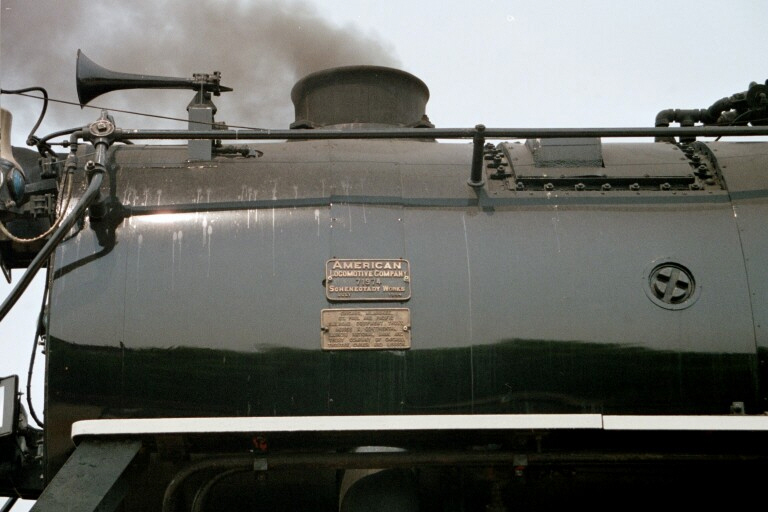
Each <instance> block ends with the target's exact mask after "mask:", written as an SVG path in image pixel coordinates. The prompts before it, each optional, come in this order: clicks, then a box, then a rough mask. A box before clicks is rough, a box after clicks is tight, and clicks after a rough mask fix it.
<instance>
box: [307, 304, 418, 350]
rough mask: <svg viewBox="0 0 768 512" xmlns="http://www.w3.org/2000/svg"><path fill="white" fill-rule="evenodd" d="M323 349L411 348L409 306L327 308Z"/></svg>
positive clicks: (322, 325)
mask: <svg viewBox="0 0 768 512" xmlns="http://www.w3.org/2000/svg"><path fill="white" fill-rule="evenodd" d="M320 329H321V331H322V347H323V350H406V349H409V348H411V312H410V310H409V309H408V308H368V309H362V308H361V309H323V310H322V311H321V313H320Z"/></svg>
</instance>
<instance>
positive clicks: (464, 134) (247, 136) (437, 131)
mask: <svg viewBox="0 0 768 512" xmlns="http://www.w3.org/2000/svg"><path fill="white" fill-rule="evenodd" d="M476 134H477V129H476V128H391V129H379V130H126V129H119V130H115V133H114V134H113V138H114V140H116V141H123V140H140V139H143V140H148V139H168V140H189V139H222V140H281V139H290V140H297V139H299V140H300V139H306V140H310V139H311V140H318V139H469V138H474V136H475V135H476ZM75 135H76V134H75ZM484 135H485V138H486V139H488V138H491V139H504V138H511V139H537V138H538V139H552V138H569V137H574V138H578V137H584V138H586V137H679V136H693V137H697V136H699V137H718V136H750V135H768V126H691V127H681V128H486V129H485V131H484Z"/></svg>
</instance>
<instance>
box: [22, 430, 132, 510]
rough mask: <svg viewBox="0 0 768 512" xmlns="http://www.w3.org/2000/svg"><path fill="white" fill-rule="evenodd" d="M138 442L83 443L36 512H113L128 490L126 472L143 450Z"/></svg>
mask: <svg viewBox="0 0 768 512" xmlns="http://www.w3.org/2000/svg"><path fill="white" fill-rule="evenodd" d="M141 446H142V444H141V441H139V440H136V439H115V440H97V439H86V440H83V441H82V442H81V443H80V445H79V446H78V447H77V449H76V450H75V452H74V453H73V454H72V455H71V456H70V457H69V459H68V460H67V462H66V463H65V464H64V466H63V467H62V468H61V470H60V471H59V472H58V473H57V474H56V477H55V478H54V479H53V480H52V481H51V483H50V484H48V486H47V487H46V488H45V490H44V491H43V493H42V494H41V495H40V498H38V500H37V502H36V503H35V505H34V506H33V507H32V509H31V510H32V512H49V511H50V512H57V511H61V510H68V511H70V512H112V511H114V510H116V509H117V507H118V506H119V505H120V502H121V501H122V499H123V497H124V496H125V492H126V491H127V489H128V485H127V482H126V480H127V479H126V478H125V477H126V469H127V468H128V466H130V464H131V463H132V462H133V461H134V460H135V458H136V456H137V455H138V453H139V451H140V450H141Z"/></svg>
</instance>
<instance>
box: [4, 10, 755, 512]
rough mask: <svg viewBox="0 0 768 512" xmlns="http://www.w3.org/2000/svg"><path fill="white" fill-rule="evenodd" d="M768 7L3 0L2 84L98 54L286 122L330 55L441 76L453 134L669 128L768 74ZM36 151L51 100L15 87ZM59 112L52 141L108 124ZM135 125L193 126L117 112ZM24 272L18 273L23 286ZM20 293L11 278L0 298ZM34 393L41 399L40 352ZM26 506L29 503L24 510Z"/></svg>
mask: <svg viewBox="0 0 768 512" xmlns="http://www.w3.org/2000/svg"><path fill="white" fill-rule="evenodd" d="M766 22H768V2H765V1H764V0H742V1H729V2H725V1H722V2H719V1H704V0H696V1H674V0H665V1H645V2H629V1H617V0H611V1H608V0H605V1H578V2H576V1H567V0H560V1H546V0H537V1H527V2H519V1H508V0H473V1H463V2H462V1H456V0H441V1H436V0H428V1H419V2H412V1H403V0H390V1H387V2H382V1H370V0H358V1H355V2H351V1H347V2H342V1H330V0H328V1H321V0H306V1H282V2H277V1H269V0H266V1H256V0H251V1H249V2H237V1H234V0H218V1H215V0H210V1H199V2H195V7H194V8H192V7H191V3H190V2H188V1H184V0H165V1H163V0H151V1H150V0H131V1H129V2H126V1H125V0H120V1H115V0H102V1H100V2H91V1H86V0H56V1H53V0H48V1H45V0H0V86H2V88H3V89H16V88H22V87H28V86H43V87H45V88H46V89H47V90H48V91H49V94H50V95H51V97H53V98H57V99H63V100H68V101H76V98H77V96H76V91H75V56H76V53H77V50H78V49H82V50H83V51H84V52H85V53H86V54H87V55H88V56H89V57H90V58H91V59H93V60H94V61H95V62H97V63H99V64H101V65H103V66H105V67H107V68H108V69H112V70H115V71H125V72H131V73H145V74H152V75H170V76H182V77H186V76H190V75H191V73H193V72H212V71H214V70H218V71H221V72H222V76H223V79H222V83H223V84H224V85H227V86H229V87H232V88H234V89H235V91H234V92H231V93H226V94H224V95H222V96H221V97H220V98H217V99H216V104H217V106H218V107H219V113H218V114H217V119H219V120H224V121H227V122H228V123H230V124H239V125H245V126H252V127H267V128H287V127H288V124H289V123H290V122H292V121H293V110H292V105H291V103H290V96H289V93H290V88H291V86H292V85H293V83H294V82H295V80H296V79H298V78H300V77H301V76H303V75H304V74H306V73H309V72H311V71H316V70H319V69H323V68H326V67H330V66H338V65H349V64H376V65H386V66H393V67H399V68H401V69H404V70H406V71H409V72H411V73H413V74H415V75H416V76H418V77H420V78H421V79H422V80H424V82H425V83H426V84H427V85H428V87H429V88H430V92H431V99H430V101H429V103H428V105H427V114H428V115H429V117H430V120H431V121H432V122H433V123H434V124H435V125H436V126H437V127H441V128H448V127H468V126H474V125H475V124H477V123H484V124H485V125H486V126H489V127H597V126H614V127H615V126H653V121H654V117H655V115H656V113H657V112H658V111H660V110H662V109H665V108H705V107H708V106H709V105H711V104H712V103H713V102H715V101H716V100H718V99H720V98H721V97H723V96H730V95H731V94H733V93H736V92H740V91H744V90H746V89H747V87H748V85H749V83H750V82H751V81H757V82H764V81H765V80H766V78H768V65H766V62H767V61H766V58H765V49H766V48H768V30H766ZM189 96H190V94H189V92H188V91H151V92H147V91H120V92H112V93H109V94H107V95H104V96H102V97H99V98H97V99H96V100H94V101H93V102H92V103H94V104H96V105H99V106H105V107H108V108H120V109H128V110H133V111H141V112H150V113H153V114H161V115H166V116H178V117H184V116H185V115H186V113H185V107H186V104H187V103H188V101H189V99H190V98H189ZM0 105H2V106H3V108H6V109H9V110H11V111H12V112H13V115H14V130H13V136H14V145H17V146H22V145H23V144H24V139H25V138H26V135H27V133H28V131H29V129H30V128H31V127H32V125H33V124H34V122H35V120H36V118H37V114H38V112H39V109H40V102H39V101H37V100H33V99H27V98H19V97H12V96H8V95H2V96H0ZM97 116H98V111H95V110H89V109H85V110H81V109H80V108H79V107H76V106H68V105H57V104H52V105H50V106H49V113H48V115H47V117H46V121H45V123H44V124H43V126H42V127H41V129H40V130H39V131H38V135H44V134H46V133H49V132H52V131H55V130H60V129H64V128H69V127H73V126H80V125H83V124H86V123H89V122H92V121H93V120H95V118H96V117H97ZM115 119H116V122H117V124H118V125H119V126H120V127H123V128H146V127H158V126H162V127H167V128H179V129H181V128H184V127H185V126H184V125H183V124H182V125H179V124H174V123H172V122H165V123H159V124H158V123H157V122H155V121H148V120H147V119H145V118H142V117H139V116H132V115H125V114H115ZM20 276H21V273H19V271H16V272H14V282H15V281H17V280H18V279H19V277H20ZM41 288H42V286H41V284H40V279H38V280H37V281H36V283H35V285H34V286H33V287H32V289H30V291H29V292H28V293H27V294H26V296H25V297H24V298H23V299H22V301H20V302H19V303H18V304H17V305H16V307H15V309H14V311H13V312H12V314H11V315H9V316H8V317H7V318H6V319H5V320H4V321H3V322H2V324H0V376H3V375H8V374H14V373H15V374H18V375H20V376H21V385H22V387H23V386H24V385H25V383H26V371H27V361H28V358H29V351H30V347H31V342H32V337H33V334H34V322H35V319H36V316H37V312H38V307H39V303H40V294H41V291H40V290H41ZM10 289H11V287H10V286H9V285H7V284H6V283H5V281H3V282H2V283H0V297H5V296H6V295H7V293H8V292H9V290H10ZM39 361H40V362H41V364H40V365H39V366H38V370H39V371H38V372H37V374H36V378H35V381H34V390H33V397H34V399H35V402H36V404H38V405H37V409H38V411H39V412H40V411H41V410H42V394H43V386H42V382H43V376H42V371H40V370H42V368H43V366H42V362H43V361H42V360H39ZM19 509H21V508H19Z"/></svg>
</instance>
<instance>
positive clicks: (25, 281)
mask: <svg viewBox="0 0 768 512" xmlns="http://www.w3.org/2000/svg"><path fill="white" fill-rule="evenodd" d="M103 179H104V174H103V171H101V170H99V172H95V173H94V174H93V177H92V179H91V182H90V184H89V185H88V188H87V189H86V190H85V193H84V194H83V196H82V197H81V198H80V200H79V201H78V202H77V204H76V205H75V207H74V209H73V210H72V211H71V212H70V214H69V216H68V217H67V218H66V219H64V220H63V221H62V222H61V224H60V225H59V227H58V229H56V231H55V232H54V233H53V235H51V238H49V239H48V241H47V242H46V243H45V245H44V246H43V248H42V249H40V252H38V253H37V256H35V258H34V259H33V260H32V262H31V263H30V264H29V266H28V267H27V270H26V272H24V275H23V276H21V279H20V280H19V282H18V283H16V286H15V287H14V289H13V291H12V292H11V293H10V294H9V295H8V296H7V297H6V298H5V301H4V302H3V304H2V306H0V322H2V321H3V319H4V318H5V316H6V315H7V314H8V312H9V311H10V310H11V308H13V306H14V304H16V302H17V301H18V300H19V298H20V297H21V295H22V294H23V293H24V291H25V290H26V289H27V287H28V286H29V284H30V283H31V282H32V279H33V278H34V277H35V275H36V274H37V271H38V270H40V268H41V267H42V266H43V264H44V263H45V262H46V261H47V260H48V257H49V256H50V255H51V253H53V250H54V249H55V248H56V246H57V245H58V244H59V242H61V240H62V239H63V238H64V237H65V236H66V234H67V233H68V232H69V230H70V228H71V227H72V226H73V225H74V224H75V222H76V221H77V220H78V219H79V218H80V216H81V215H83V213H85V210H86V209H87V208H88V206H89V205H90V204H91V202H92V201H93V200H94V199H95V198H97V197H99V191H100V188H101V182H102V180H103Z"/></svg>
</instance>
